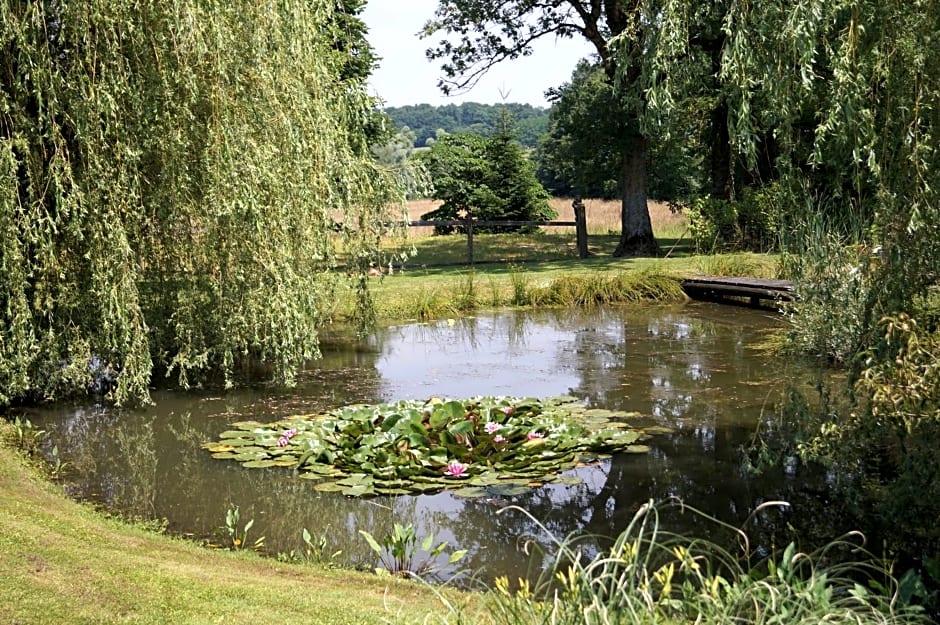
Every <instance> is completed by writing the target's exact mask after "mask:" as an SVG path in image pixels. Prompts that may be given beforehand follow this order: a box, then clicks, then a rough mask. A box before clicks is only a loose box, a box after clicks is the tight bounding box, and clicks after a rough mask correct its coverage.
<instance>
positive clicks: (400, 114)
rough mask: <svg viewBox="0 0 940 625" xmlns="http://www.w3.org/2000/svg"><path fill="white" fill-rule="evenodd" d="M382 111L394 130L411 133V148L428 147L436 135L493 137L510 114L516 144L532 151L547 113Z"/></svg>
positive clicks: (473, 107) (511, 107) (492, 108)
mask: <svg viewBox="0 0 940 625" xmlns="http://www.w3.org/2000/svg"><path fill="white" fill-rule="evenodd" d="M382 110H383V112H384V113H385V114H386V115H388V116H389V118H390V119H391V121H392V123H393V124H394V125H395V127H396V128H398V129H399V130H404V129H405V128H408V129H409V130H410V131H411V132H413V133H414V135H413V137H412V145H413V146H414V147H415V148H421V147H425V146H430V145H432V144H433V143H434V141H437V139H438V135H439V134H440V133H439V131H444V133H447V134H452V135H462V134H477V135H481V136H483V137H491V136H493V135H495V134H497V132H498V130H499V120H500V116H501V115H502V112H503V111H506V110H508V111H509V112H510V113H512V115H513V117H514V118H515V119H516V122H517V124H518V139H519V143H521V144H522V145H523V146H525V147H527V148H534V147H535V146H536V145H537V144H538V141H539V138H540V137H541V136H542V134H544V133H545V130H546V129H547V128H548V111H547V110H546V109H543V108H539V107H535V106H532V105H530V104H514V103H511V102H509V103H506V104H478V103H476V102H464V103H461V104H445V105H443V106H434V105H432V104H413V105H408V106H388V107H385V108H384V109H382ZM429 139H430V141H429Z"/></svg>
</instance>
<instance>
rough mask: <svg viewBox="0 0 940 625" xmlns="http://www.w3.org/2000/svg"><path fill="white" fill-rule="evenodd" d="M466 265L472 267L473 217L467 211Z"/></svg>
mask: <svg viewBox="0 0 940 625" xmlns="http://www.w3.org/2000/svg"><path fill="white" fill-rule="evenodd" d="M467 264H468V265H470V266H471V267H472V266H473V215H472V214H471V213H470V210H469V209H467Z"/></svg>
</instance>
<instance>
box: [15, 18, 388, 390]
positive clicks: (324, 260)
mask: <svg viewBox="0 0 940 625" xmlns="http://www.w3.org/2000/svg"><path fill="white" fill-rule="evenodd" d="M345 4H346V5H353V6H359V5H361V4H362V3H361V2H358V3H357V2H351V3H350V2H347V3H345ZM339 8H340V9H341V8H342V6H340V7H339ZM336 9H337V6H335V5H334V3H333V2H332V1H329V0H302V1H294V0H287V1H286V2H282V3H280V4H278V5H269V4H258V3H255V2H248V1H243V0H233V1H232V2H227V3H223V4H213V5H211V6H210V5H205V4H203V3H197V2H192V1H190V0H168V1H167V2H159V3H149V4H146V5H140V4H139V3H132V2H124V1H113V0H90V1H89V2H85V3H81V4H75V3H49V2H40V1H35V2H16V3H9V2H4V3H2V4H0V61H2V62H0V85H2V90H0V179H2V183H0V404H5V403H8V402H10V401H13V400H16V399H17V398H23V397H34V398H54V397H61V396H63V395H65V394H67V393H73V392H84V391H85V390H86V389H87V385H88V384H89V382H90V380H91V378H92V376H93V374H94V370H95V368H98V369H104V370H107V371H110V372H112V373H113V374H114V375H115V376H116V378H115V388H114V395H113V396H114V398H115V399H116V400H118V401H119V402H123V401H132V400H143V399H146V398H147V396H148V388H149V385H150V383H151V380H152V376H153V374H160V375H173V376H175V378H176V379H177V380H178V381H179V382H180V383H182V384H183V385H186V384H191V383H195V382H200V381H203V380H206V379H207V378H212V377H217V378H218V379H219V380H223V379H224V380H225V381H226V382H231V381H233V380H234V379H236V377H237V376H238V374H239V372H241V371H243V370H247V369H248V368H249V367H251V366H253V365H254V364H256V363H263V364H264V365H265V366H267V367H269V368H270V370H271V371H272V373H273V376H274V377H275V378H276V379H278V380H280V381H284V382H289V381H290V380H291V378H292V376H293V373H294V371H295V370H296V369H297V367H298V366H299V365H300V364H302V363H303V362H304V361H306V360H307V359H310V358H312V357H315V356H316V355H317V353H318V352H317V347H318V341H317V338H318V329H319V327H320V325H321V324H322V323H323V322H324V321H325V312H324V311H325V309H326V303H327V302H328V301H329V300H330V299H331V288H332V284H333V277H332V276H333V272H330V269H331V268H332V267H333V266H334V264H335V252H334V246H333V242H332V239H331V237H330V236H327V233H328V232H331V230H330V227H331V226H332V224H333V223H334V219H335V218H336V217H337V216H341V217H342V218H343V219H344V221H345V222H346V224H347V226H348V227H347V235H346V236H347V237H348V241H347V243H346V245H347V251H348V253H349V254H350V256H351V257H352V258H353V261H354V263H356V265H357V266H358V267H359V268H360V269H361V270H362V273H361V275H362V276H364V271H365V269H366V268H367V267H368V264H369V262H370V261H371V260H372V259H373V258H374V256H375V254H376V253H377V252H376V247H377V242H378V237H379V235H380V231H379V229H380V228H381V226H380V224H381V223H383V222H386V221H387V219H384V218H383V215H382V211H383V210H384V208H383V207H385V206H386V205H387V203H388V201H389V200H390V199H392V198H393V197H396V193H397V190H396V189H397V187H396V185H395V184H394V181H393V180H391V179H390V178H389V176H388V175H387V174H385V173H384V172H383V170H381V169H377V168H376V167H375V166H374V164H373V160H372V157H371V155H370V154H369V151H368V145H369V137H368V135H367V133H366V131H365V129H366V128H367V127H368V126H369V124H370V123H371V121H372V120H373V119H374V118H373V117H372V111H373V109H374V102H373V101H372V100H371V98H369V97H367V96H366V95H365V91H364V80H363V78H364V71H365V69H364V68H365V66H368V65H369V63H370V62H371V61H369V60H368V59H367V58H365V57H364V56H363V55H362V54H361V53H362V51H363V49H364V48H363V47H362V46H361V43H357V42H355V41H352V40H350V39H345V38H344V37H346V35H344V33H350V32H351V31H350V30H349V29H347V28H345V27H343V28H340V27H339V26H338V24H339V23H340V22H342V21H343V20H344V19H346V18H349V17H350V16H349V15H342V14H338V13H337V12H336ZM350 36H351V35H350ZM351 51H352V52H351ZM351 55H352V56H353V57H355V59H356V62H355V63H353V62H351V60H350V58H351ZM363 63H365V65H363ZM361 284H364V277H363V278H362V282H361Z"/></svg>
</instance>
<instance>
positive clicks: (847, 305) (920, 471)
mask: <svg viewBox="0 0 940 625" xmlns="http://www.w3.org/2000/svg"><path fill="white" fill-rule="evenodd" d="M722 4H723V17H722V32H723V35H724V37H723V39H724V40H723V45H722V57H721V65H720V73H719V75H718V78H719V79H720V83H721V89H722V95H723V97H724V98H725V101H726V102H727V104H728V127H729V129H730V133H729V137H730V139H731V141H732V144H733V145H734V146H735V148H736V150H737V152H738V154H740V155H741V157H742V159H743V160H744V161H745V162H749V163H754V161H755V160H756V156H757V153H758V152H759V151H760V150H761V149H766V148H767V146H772V148H773V152H774V153H775V155H776V156H777V158H776V162H775V168H776V172H775V175H776V177H777V180H778V181H779V183H778V188H779V193H778V195H777V203H778V208H779V210H780V211H781V213H782V218H783V220H782V221H783V223H784V224H785V229H786V231H787V234H788V236H787V237H786V238H785V242H786V243H787V244H788V247H787V249H788V254H787V256H786V258H787V261H788V262H787V264H788V265H789V267H790V268H791V269H792V271H793V274H794V278H795V280H796V285H797V294H798V296H799V299H798V302H797V304H796V305H795V306H794V308H793V309H792V313H793V314H792V315H791V319H792V322H793V323H792V329H791V332H790V338H791V341H790V342H791V344H792V345H793V346H794V347H796V348H798V349H799V350H800V351H805V352H810V353H813V354H815V355H818V356H821V357H824V358H827V359H829V360H833V361H841V362H843V363H844V364H845V365H847V368H848V370H849V372H850V376H849V379H850V380H854V384H850V385H849V388H848V389H845V385H844V383H840V382H839V381H838V380H837V381H836V383H834V384H833V383H824V384H821V386H820V388H821V389H822V390H823V392H822V393H821V394H820V398H819V401H818V402H814V401H807V400H806V398H805V397H804V396H803V395H802V394H801V393H798V392H795V391H793V392H790V393H789V397H788V402H787V403H786V404H785V405H784V407H783V408H784V409H783V411H782V415H781V419H780V420H779V422H778V423H777V427H779V428H780V429H781V430H783V433H784V434H785V435H786V436H785V437H783V438H788V439H789V440H786V442H784V445H787V446H789V449H787V450H785V452H786V453H793V452H796V453H799V454H800V455H801V456H802V457H803V458H809V459H815V460H822V461H824V462H827V463H832V465H833V466H834V468H835V469H836V470H834V471H832V473H831V475H833V476H835V477H836V478H837V479H838V480H840V481H844V485H847V486H848V487H849V492H848V494H847V496H843V497H840V498H839V499H841V500H842V501H843V502H846V505H847V506H850V507H851V508H853V511H854V512H855V513H856V514H857V515H858V517H857V519H859V520H860V522H861V523H862V526H863V527H866V526H867V527H868V528H871V527H873V526H874V527H875V529H876V532H877V533H876V534H875V535H876V536H879V537H881V538H884V539H885V544H886V546H888V547H897V546H898V545H899V544H900V545H901V546H902V547H901V548H902V549H904V550H906V551H907V553H908V554H909V555H910V554H914V558H915V559H916V558H918V557H923V556H928V558H927V559H926V560H925V561H924V563H929V562H930V561H931V560H930V557H932V558H933V562H934V564H933V565H929V564H928V566H935V565H936V562H937V556H938V554H940V531H938V529H937V524H936V520H937V518H938V515H940V503H938V502H940V451H938V450H940V375H938V370H940V369H938V362H940V196H938V181H940V38H938V25H940V3H938V2H935V1H929V0H905V1H900V0H762V1H761V2H748V1H746V0H723V2H722ZM697 6H698V5H697V3H694V2H690V1H689V0H666V1H664V2H663V11H662V13H661V14H660V17H661V19H662V26H663V27H662V29H661V30H660V31H659V33H660V37H659V39H658V41H657V42H656V44H655V45H656V46H657V57H656V61H655V63H654V71H653V72H652V74H653V75H654V77H655V78H654V81H653V86H652V90H653V93H652V94H651V95H650V98H649V101H650V102H651V105H650V108H651V110H658V111H659V113H660V114H665V115H668V114H670V113H669V112H670V110H674V109H675V108H676V107H675V103H676V98H677V97H679V89H678V87H680V85H681V82H682V81H684V80H685V81H687V80H689V76H688V73H683V72H677V71H676V67H677V65H679V66H681V64H682V61H683V59H684V58H686V57H687V56H688V54H687V53H688V50H689V37H688V34H689V33H690V32H692V31H693V30H694V27H693V26H692V24H693V23H694V20H695V19H696V15H697ZM846 390H848V391H849V392H843V391H846ZM938 580H940V577H935V578H934V581H935V582H936V581H938Z"/></svg>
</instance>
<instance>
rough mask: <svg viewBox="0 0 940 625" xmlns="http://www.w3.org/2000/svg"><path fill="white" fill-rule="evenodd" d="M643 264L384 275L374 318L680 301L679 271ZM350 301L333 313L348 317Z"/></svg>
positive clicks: (509, 266) (462, 269) (452, 269)
mask: <svg viewBox="0 0 940 625" xmlns="http://www.w3.org/2000/svg"><path fill="white" fill-rule="evenodd" d="M653 266H654V265H651V264H647V263H643V264H641V266H640V268H636V269H628V268H625V267H624V268H620V269H618V268H617V267H616V266H615V267H613V268H605V267H603V266H593V267H592V266H589V267H585V268H577V269H574V268H573V269H568V270H564V269H558V268H557V267H556V268H546V267H545V266H542V265H538V266H534V267H533V266H527V265H513V264H506V265H499V266H497V265H493V266H488V267H487V268H486V269H483V268H477V269H474V270H469V269H468V268H466V267H460V268H457V267H449V268H439V269H436V270H434V271H433V272H431V271H430V270H427V271H421V272H416V273H409V274H403V275H396V276H385V277H383V278H382V279H381V280H380V281H378V282H376V283H374V284H373V285H372V289H373V292H374V298H375V306H376V314H377V317H378V318H379V319H393V320H412V319H413V320H418V321H427V320H430V319H440V318H445V317H450V316H457V315H461V314H466V313H469V312H472V311H477V310H480V309H485V308H490V309H495V308H502V307H513V306H522V307H525V306H546V307H547V306H593V305H598V304H617V303H634V302H641V301H660V302H680V301H683V300H684V299H685V295H684V294H683V292H682V289H681V287H680V282H681V275H683V272H681V271H670V270H669V265H668V264H665V265H662V266H661V267H662V268H661V269H659V270H657V269H654V268H652V267H653ZM352 311H353V308H352V300H351V297H350V296H346V297H345V306H338V307H337V309H336V311H335V312H334V314H335V318H336V319H337V320H340V321H344V320H347V319H351V317H352V314H353V312H352Z"/></svg>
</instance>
